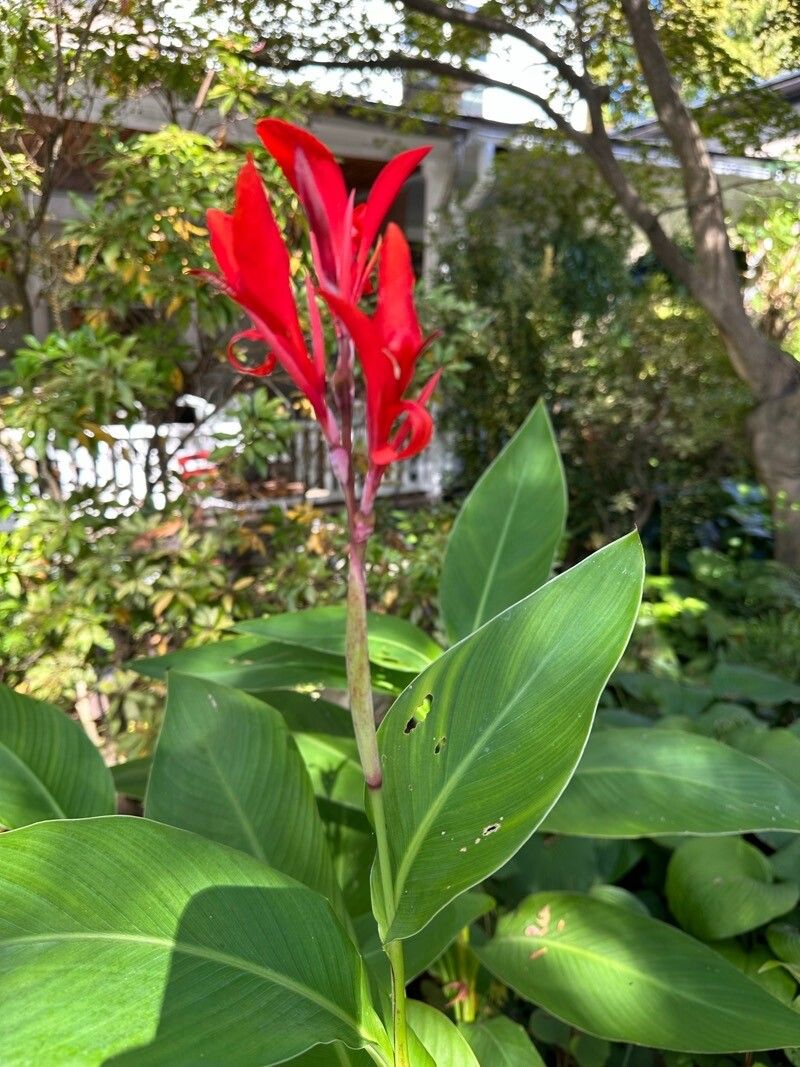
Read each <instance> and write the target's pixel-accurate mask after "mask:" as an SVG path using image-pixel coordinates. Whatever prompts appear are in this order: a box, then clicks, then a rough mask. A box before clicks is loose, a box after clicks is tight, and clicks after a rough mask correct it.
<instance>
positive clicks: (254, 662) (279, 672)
mask: <svg viewBox="0 0 800 1067" xmlns="http://www.w3.org/2000/svg"><path fill="white" fill-rule="evenodd" d="M129 666H130V668H131V670H134V671H138V672H139V674H143V675H145V676H146V677H148V678H158V679H164V678H166V677H167V674H168V672H169V671H172V670H177V671H180V672H181V673H182V674H193V675H195V676H196V677H198V678H209V679H210V680H211V681H213V682H219V683H220V685H229V686H231V687H233V688H234V689H243V690H244V691H245V692H246V693H260V692H263V691H264V690H267V689H288V688H292V687H293V686H297V685H308V686H316V687H318V688H329V689H346V688H347V668H346V666H345V662H344V657H343V656H336V655H331V654H329V653H326V652H319V651H317V649H314V648H302V647H301V646H300V645H296V644H286V643H281V642H279V641H265V640H264V638H262V637H234V638H230V639H226V640H224V641H215V642H214V643H213V644H210V645H202V646H201V647H200V648H183V649H180V650H179V651H178V652H168V653H167V655H166V656H150V657H148V658H146V659H137V660H134V661H133V662H132V663H130V664H129ZM372 682H373V685H374V687H375V688H376V689H380V690H383V691H385V692H388V693H396V692H398V691H399V690H400V689H402V688H403V686H404V685H405V684H406V683H407V682H408V674H407V673H406V674H404V673H402V672H397V671H390V670H388V669H387V668H383V667H381V668H377V669H375V670H374V671H373V676H372Z"/></svg>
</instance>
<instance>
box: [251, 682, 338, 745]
mask: <svg viewBox="0 0 800 1067" xmlns="http://www.w3.org/2000/svg"><path fill="white" fill-rule="evenodd" d="M256 695H257V696H258V697H259V699H261V700H264V701H266V703H267V704H269V705H270V706H271V707H273V708H277V709H278V711H279V712H280V713H281V715H282V716H283V717H284V719H285V721H286V725H287V726H288V727H289V729H290V730H291V731H292V733H297V732H300V733H305V734H329V735H330V736H331V737H352V736H353V721H352V719H351V718H350V712H349V711H348V709H347V708H345V707H342V706H341V705H340V704H334V703H333V702H332V701H330V700H323V699H322V698H321V697H320V696H319V695H318V694H317V693H297V692H295V690H293V689H259V690H258V691H257V694H256Z"/></svg>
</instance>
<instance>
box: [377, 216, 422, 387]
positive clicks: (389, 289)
mask: <svg viewBox="0 0 800 1067" xmlns="http://www.w3.org/2000/svg"><path fill="white" fill-rule="evenodd" d="M414 281H415V279H414V271H413V268H412V266H411V249H410V248H409V247H408V241H406V239H405V236H404V234H403V231H402V230H401V229H400V227H399V226H396V225H395V224H394V223H393V222H390V223H389V225H388V226H387V227H386V233H385V235H384V238H383V243H382V245H381V259H380V265H379V268H378V309H377V312H376V315H375V318H376V320H377V323H378V327H379V329H380V333H381V338H382V341H383V344H384V345H385V346H386V347H387V348H389V349H390V350H391V352H392V354H393V355H394V356H395V357H396V358H397V361H398V363H399V364H400V368H401V382H402V389H401V390H400V394H401V395H402V394H403V393H404V392H405V390H406V388H407V386H408V384H409V382H410V381H411V377H412V375H413V373H414V364H415V363H416V360H417V357H418V355H419V353H420V351H421V350H422V346H423V336H422V330H421V329H420V325H419V320H418V319H417V311H416V308H415V307H414Z"/></svg>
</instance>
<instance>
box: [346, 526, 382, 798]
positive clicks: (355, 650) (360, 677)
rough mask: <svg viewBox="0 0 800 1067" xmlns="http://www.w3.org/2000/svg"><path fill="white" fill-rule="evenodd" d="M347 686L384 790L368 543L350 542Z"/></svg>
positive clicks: (361, 748)
mask: <svg viewBox="0 0 800 1067" xmlns="http://www.w3.org/2000/svg"><path fill="white" fill-rule="evenodd" d="M345 647H346V659H347V686H348V689H349V691H350V715H351V716H352V719H353V731H354V733H355V735H356V745H357V746H358V756H359V759H360V760H361V766H362V768H363V771H364V778H365V779H366V781H367V785H368V786H369V787H370V789H371V790H372V789H380V787H381V782H382V780H383V774H382V772H381V761H380V757H379V755H378V738H377V735H376V732H375V708H374V706H373V703H372V677H371V675H370V668H369V645H368V644H367V588H366V581H365V577H364V545H363V543H359V542H357V541H356V539H355V538H353V539H352V540H351V542H350V574H349V577H348V582H347V636H346V646H345Z"/></svg>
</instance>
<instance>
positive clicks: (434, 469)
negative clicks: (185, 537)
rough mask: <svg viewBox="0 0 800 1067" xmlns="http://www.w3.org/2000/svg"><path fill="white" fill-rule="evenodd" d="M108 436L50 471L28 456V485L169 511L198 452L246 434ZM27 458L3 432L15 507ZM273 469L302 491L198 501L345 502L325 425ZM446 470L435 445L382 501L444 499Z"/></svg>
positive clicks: (50, 464)
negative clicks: (185, 466)
mask: <svg viewBox="0 0 800 1067" xmlns="http://www.w3.org/2000/svg"><path fill="white" fill-rule="evenodd" d="M104 430H105V432H106V433H107V434H108V436H109V437H110V438H113V444H110V443H107V442H105V441H100V442H98V444H97V446H96V449H95V450H94V451H92V452H90V451H89V449H87V448H86V447H84V446H83V445H80V444H78V443H77V442H74V443H73V445H72V446H71V447H70V448H68V449H60V448H55V447H51V448H49V449H48V455H47V464H46V471H45V465H43V464H41V463H39V462H37V460H36V456H35V454H34V453H33V452H32V451H31V450H26V451H25V453H24V454H25V460H24V462H25V476H26V481H27V482H28V483H29V484H34V485H35V486H37V487H38V491H39V492H40V493H42V494H43V495H46V494H48V492H49V493H51V494H52V492H53V488H54V483H55V484H57V486H58V491H59V492H60V494H61V497H62V498H63V499H69V498H70V497H71V496H73V495H74V494H75V493H77V492H79V491H80V490H82V489H86V488H91V489H93V490H95V491H96V495H97V497H98V498H99V500H100V501H101V502H102V503H104V504H106V505H107V507H108V509H109V513H113V512H119V511H129V510H133V509H136V508H139V507H142V506H143V505H144V504H149V505H150V506H152V507H155V508H157V509H162V508H164V507H165V506H166V505H167V503H168V502H169V501H170V500H175V499H177V498H178V497H179V496H181V495H182V494H183V493H186V492H193V491H194V489H193V487H192V481H191V480H189V481H186V480H185V479H184V478H182V477H181V475H182V473H183V471H182V467H181V463H180V460H181V459H182V458H183V457H185V456H187V455H191V454H193V453H196V452H203V451H209V452H211V451H213V450H214V448H216V447H218V445H219V444H221V443H222V442H224V443H225V444H226V445H227V444H230V442H231V439H230V437H229V436H227V435H229V434H236V433H238V431H239V425H238V423H237V422H235V421H233V420H230V419H225V418H220V419H219V420H217V421H211V422H209V423H208V424H206V425H204V426H202V427H200V428H197V429H196V428H195V427H194V426H193V425H187V424H184V423H168V424H166V425H162V426H158V427H156V426H151V425H147V424H145V423H140V424H136V425H133V426H130V427H126V426H107V427H104ZM218 434H219V435H220V438H218V437H217V435H218ZM222 435H225V436H222ZM21 454H22V449H21V435H20V433H19V432H17V431H14V430H10V429H7V428H6V429H0V487H2V490H3V492H4V494H5V496H6V497H7V498H8V499H10V500H11V501H12V502H13V501H14V500H15V498H16V497H17V495H18V489H19V477H18V474H17V468H18V467H19V466H20V457H21ZM12 456H13V457H15V460H14V461H12ZM273 466H274V470H271V471H270V477H271V478H275V479H277V480H278V481H279V484H285V485H294V486H295V487H296V491H295V490H293V491H292V492H290V493H286V494H284V495H283V496H277V497H271V498H264V497H261V496H260V495H259V494H258V493H257V492H255V493H254V495H253V499H252V500H248V501H244V502H242V501H237V502H233V501H230V500H226V499H225V498H224V497H214V496H207V495H200V494H198V502H199V503H201V504H202V505H203V506H205V507H209V508H242V509H244V510H253V509H259V508H263V507H267V506H270V505H272V504H275V503H279V504H282V503H283V504H288V503H296V502H297V501H298V500H300V499H305V500H308V501H309V502H313V503H317V504H325V503H328V502H330V503H335V502H337V501H340V500H341V493H340V491H339V487H338V485H337V484H336V481H335V479H334V477H333V475H332V473H331V471H330V467H329V463H328V456H327V448H326V446H325V442H324V439H323V437H322V434H321V433H320V430H319V427H318V425H317V423H315V422H298V423H297V427H296V430H295V432H294V433H293V434H292V437H291V439H290V441H289V444H288V447H287V449H286V451H285V453H284V454H283V455H281V456H279V457H278V458H277V459H276V461H275V463H274V465H273ZM446 468H447V461H446V453H445V450H444V449H443V448H442V446H441V443H440V442H439V441H437V440H434V441H433V442H432V444H431V446H430V447H429V448H428V449H426V450H425V451H424V452H423V453H421V454H420V455H419V456H415V457H414V458H413V459H411V460H408V461H406V462H404V463H398V464H396V465H395V466H394V467H392V468H390V469H389V471H388V472H387V477H386V478H385V480H384V484H383V486H382V488H381V495H383V496H390V497H391V496H397V497H410V496H414V497H419V496H421V497H425V498H427V499H431V500H433V499H437V498H438V497H439V496H440V495H441V491H442V482H443V479H444V476H445V473H446Z"/></svg>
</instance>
